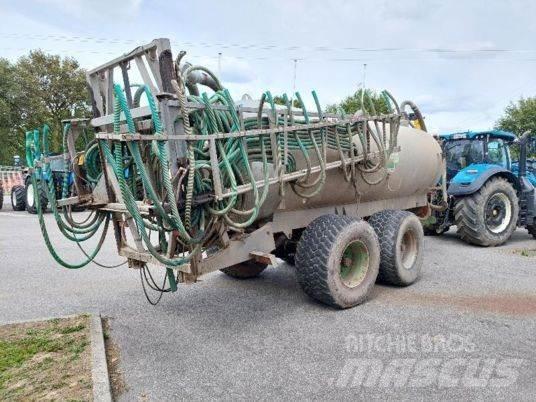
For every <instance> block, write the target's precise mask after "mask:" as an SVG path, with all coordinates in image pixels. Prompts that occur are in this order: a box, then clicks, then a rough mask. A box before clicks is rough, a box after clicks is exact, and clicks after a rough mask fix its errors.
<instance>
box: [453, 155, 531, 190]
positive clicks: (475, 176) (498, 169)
mask: <svg viewBox="0 0 536 402" xmlns="http://www.w3.org/2000/svg"><path fill="white" fill-rule="evenodd" d="M496 175H499V176H502V177H505V178H506V179H507V180H508V181H510V182H512V183H513V185H514V188H515V189H516V190H519V188H520V187H519V179H518V178H517V176H515V175H514V174H513V173H512V172H511V171H509V170H508V169H505V168H504V167H502V166H498V165H493V164H490V163H475V164H472V165H469V166H467V167H466V168H464V169H462V170H460V171H459V172H458V173H457V174H456V176H454V177H453V178H452V180H451V181H450V185H449V187H448V189H447V192H448V194H449V195H452V196H461V195H469V194H473V193H475V192H477V191H478V190H480V188H481V187H482V186H483V185H484V183H486V182H487V181H488V179H489V178H490V177H492V176H496Z"/></svg>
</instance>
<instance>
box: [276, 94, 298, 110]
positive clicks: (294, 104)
mask: <svg viewBox="0 0 536 402" xmlns="http://www.w3.org/2000/svg"><path fill="white" fill-rule="evenodd" d="M274 103H275V104H276V105H283V106H287V104H286V102H285V99H284V98H283V95H281V96H274ZM292 107H295V108H301V105H300V101H298V99H294V100H293V101H292Z"/></svg>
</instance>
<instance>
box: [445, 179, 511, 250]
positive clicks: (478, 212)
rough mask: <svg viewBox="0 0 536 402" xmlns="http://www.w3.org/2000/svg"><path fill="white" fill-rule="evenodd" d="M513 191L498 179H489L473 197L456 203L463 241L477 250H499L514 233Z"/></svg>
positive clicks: (459, 228) (508, 184)
mask: <svg viewBox="0 0 536 402" xmlns="http://www.w3.org/2000/svg"><path fill="white" fill-rule="evenodd" d="M518 214H519V202H518V198H517V194H516V191H515V190H514V188H513V187H512V184H510V183H509V182H508V181H507V180H505V179H503V178H501V177H495V178H492V179H490V180H489V181H488V182H487V183H486V184H484V186H482V188H481V189H480V190H479V191H477V192H476V193H474V194H472V195H470V196H467V197H463V198H461V199H460V200H458V201H457V202H456V205H455V207H454V216H455V220H456V226H457V227H458V234H459V235H460V237H461V238H462V240H464V241H466V242H468V243H471V244H476V245H478V246H486V247H487V246H498V245H501V244H503V243H504V242H506V241H507V240H508V239H509V238H510V236H511V235H512V233H513V232H514V230H515V229H516V225H517V219H518Z"/></svg>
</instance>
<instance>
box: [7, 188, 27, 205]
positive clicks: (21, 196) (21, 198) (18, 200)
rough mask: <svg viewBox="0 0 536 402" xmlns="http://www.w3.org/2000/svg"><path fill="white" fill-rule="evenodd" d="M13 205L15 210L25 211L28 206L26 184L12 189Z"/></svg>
mask: <svg viewBox="0 0 536 402" xmlns="http://www.w3.org/2000/svg"><path fill="white" fill-rule="evenodd" d="M11 207H12V208H13V211H24V209H25V208H26V188H25V187H24V186H20V185H18V186H13V188H12V189H11Z"/></svg>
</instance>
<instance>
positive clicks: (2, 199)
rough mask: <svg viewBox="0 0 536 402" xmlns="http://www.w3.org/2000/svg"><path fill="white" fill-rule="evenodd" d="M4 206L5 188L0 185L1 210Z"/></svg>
mask: <svg viewBox="0 0 536 402" xmlns="http://www.w3.org/2000/svg"><path fill="white" fill-rule="evenodd" d="M3 206H4V187H2V184H0V209H2V207H3Z"/></svg>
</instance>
